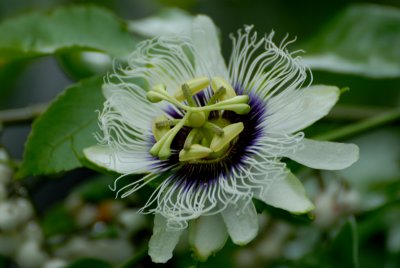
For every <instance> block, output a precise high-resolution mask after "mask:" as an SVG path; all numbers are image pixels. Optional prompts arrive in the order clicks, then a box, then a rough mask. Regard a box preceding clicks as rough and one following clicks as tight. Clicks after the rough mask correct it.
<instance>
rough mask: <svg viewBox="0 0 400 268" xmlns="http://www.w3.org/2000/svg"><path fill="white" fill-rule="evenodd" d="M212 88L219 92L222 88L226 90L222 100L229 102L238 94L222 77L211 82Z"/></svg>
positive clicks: (214, 78)
mask: <svg viewBox="0 0 400 268" xmlns="http://www.w3.org/2000/svg"><path fill="white" fill-rule="evenodd" d="M211 88H212V89H213V91H214V92H217V91H218V90H219V89H220V88H225V94H223V95H222V96H221V100H227V99H230V98H233V97H235V96H236V92H235V90H234V89H233V87H232V86H231V84H229V83H228V81H226V80H225V79H223V78H222V77H218V76H217V77H213V78H212V80H211Z"/></svg>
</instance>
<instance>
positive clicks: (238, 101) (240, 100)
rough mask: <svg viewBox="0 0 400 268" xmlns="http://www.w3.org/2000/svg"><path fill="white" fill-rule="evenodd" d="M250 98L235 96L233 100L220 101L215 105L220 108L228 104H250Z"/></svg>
mask: <svg viewBox="0 0 400 268" xmlns="http://www.w3.org/2000/svg"><path fill="white" fill-rule="evenodd" d="M249 99H250V98H249V96H247V95H239V96H235V97H233V98H230V99H227V100H224V101H220V102H218V103H217V104H215V106H219V105H227V104H242V103H248V102H249Z"/></svg>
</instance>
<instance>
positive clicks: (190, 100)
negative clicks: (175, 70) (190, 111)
mask: <svg viewBox="0 0 400 268" xmlns="http://www.w3.org/2000/svg"><path fill="white" fill-rule="evenodd" d="M182 93H183V96H184V97H185V99H186V101H187V102H188V103H189V106H190V107H196V102H195V101H194V99H193V95H192V92H190V89H189V86H188V84H183V85H182Z"/></svg>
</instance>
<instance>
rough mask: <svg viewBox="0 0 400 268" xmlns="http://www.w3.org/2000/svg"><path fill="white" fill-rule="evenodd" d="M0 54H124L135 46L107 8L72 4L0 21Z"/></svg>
mask: <svg viewBox="0 0 400 268" xmlns="http://www.w3.org/2000/svg"><path fill="white" fill-rule="evenodd" d="M0 36H1V39H0V58H1V57H3V58H13V57H29V56H38V55H48V54H52V53H54V52H56V51H57V50H60V49H66V48H80V49H89V50H98V51H103V52H106V53H109V54H111V55H112V56H125V55H127V54H129V52H130V51H131V50H132V49H133V48H134V46H135V43H136V42H135V40H134V39H133V38H132V36H131V35H130V34H129V33H128V31H127V27H126V25H125V23H124V22H123V21H121V20H119V19H118V18H117V17H116V16H114V15H113V14H112V13H111V12H109V11H107V10H106V9H103V8H99V7H95V6H71V7H63V8H60V9H57V10H54V11H52V12H50V13H44V12H34V13H30V14H26V15H23V16H20V17H18V18H13V19H9V20H6V21H4V22H3V23H2V24H0Z"/></svg>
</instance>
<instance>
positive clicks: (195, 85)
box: [174, 77, 210, 101]
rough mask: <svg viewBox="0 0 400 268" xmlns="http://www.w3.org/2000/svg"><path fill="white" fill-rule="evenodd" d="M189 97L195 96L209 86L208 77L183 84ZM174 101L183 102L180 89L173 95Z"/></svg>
mask: <svg viewBox="0 0 400 268" xmlns="http://www.w3.org/2000/svg"><path fill="white" fill-rule="evenodd" d="M185 84H186V85H187V86H188V88H189V91H190V93H191V95H192V96H193V95H196V94H197V93H199V92H200V91H202V90H204V89H205V88H207V87H208V85H209V84H210V79H208V77H199V78H195V79H192V80H189V81H187V82H186V83H185ZM174 97H175V99H177V100H178V101H184V100H185V99H186V97H185V95H184V92H183V91H182V90H181V89H178V90H177V91H176V92H175V94H174Z"/></svg>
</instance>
